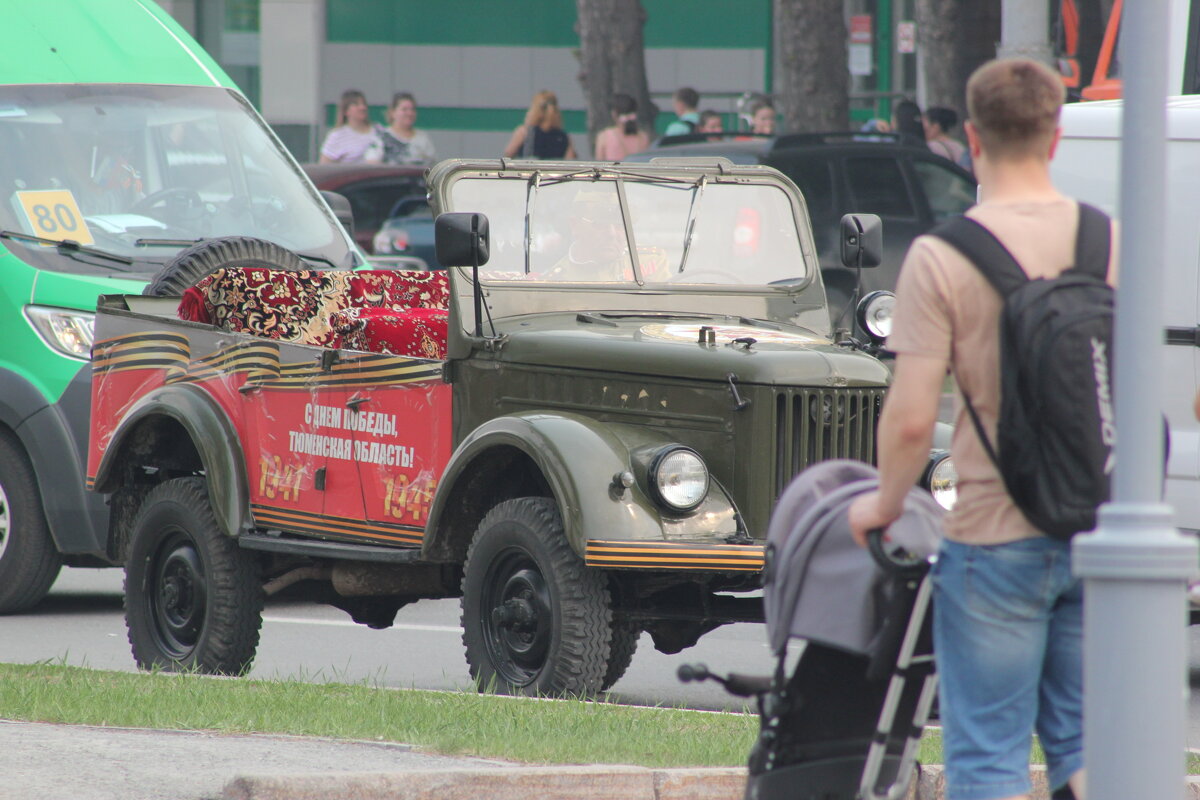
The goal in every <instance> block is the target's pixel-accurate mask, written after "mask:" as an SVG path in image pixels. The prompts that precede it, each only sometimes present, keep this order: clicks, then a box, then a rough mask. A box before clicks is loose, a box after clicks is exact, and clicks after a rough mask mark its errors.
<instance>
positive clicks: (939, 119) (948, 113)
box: [924, 106, 971, 168]
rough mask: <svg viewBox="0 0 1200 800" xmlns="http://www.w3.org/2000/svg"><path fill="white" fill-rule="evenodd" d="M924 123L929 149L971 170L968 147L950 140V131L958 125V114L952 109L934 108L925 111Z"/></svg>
mask: <svg viewBox="0 0 1200 800" xmlns="http://www.w3.org/2000/svg"><path fill="white" fill-rule="evenodd" d="M924 122H925V142H926V144H928V145H929V149H930V150H932V151H933V152H935V153H937V154H938V155H939V156H944V157H945V158H948V159H950V160H951V161H953V162H954V163H955V164H958V165H959V166H963V167H968V168H969V167H970V164H971V162H970V160H969V157H968V155H967V148H966V146H965V145H963V143H962V142H960V141H958V140H956V139H952V138H950V130H951V129H952V128H953V127H954V126H955V125H957V124H958V112H956V111H955V110H954V109H952V108H944V107H942V106H933V107H931V108H927V109H925V118H924Z"/></svg>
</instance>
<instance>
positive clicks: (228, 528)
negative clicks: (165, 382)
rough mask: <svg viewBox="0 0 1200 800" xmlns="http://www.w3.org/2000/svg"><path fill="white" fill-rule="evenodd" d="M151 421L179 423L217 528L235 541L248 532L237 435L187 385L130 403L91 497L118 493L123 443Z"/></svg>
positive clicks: (247, 503)
mask: <svg viewBox="0 0 1200 800" xmlns="http://www.w3.org/2000/svg"><path fill="white" fill-rule="evenodd" d="M154 417H168V418H170V419H172V420H174V421H175V422H177V423H179V425H180V426H182V427H183V429H184V430H185V431H187V435H188V437H189V438H190V439H191V441H192V445H193V446H194V447H195V448H196V451H197V452H198V453H199V454H200V463H201V464H202V465H203V467H204V474H205V478H206V479H207V481H208V496H209V500H210V501H211V503H212V507H213V514H214V515H215V516H216V518H217V522H218V524H220V526H221V529H222V530H223V531H224V532H225V533H226V534H227V535H229V536H237V535H238V534H240V533H242V532H243V531H248V530H250V529H251V527H252V525H251V521H250V496H249V488H248V485H247V482H246V481H247V479H246V463H245V458H244V456H243V454H242V447H241V444H240V443H239V441H238V437H237V432H236V431H235V430H234V428H233V424H232V423H231V422H230V421H229V418H228V417H227V416H226V414H225V412H224V410H222V409H221V407H220V406H218V405H217V404H216V402H215V401H213V399H212V398H211V397H209V396H208V395H207V394H206V393H205V392H204V390H203V389H199V388H197V387H195V386H189V385H187V384H178V385H173V386H164V387H161V388H159V389H155V390H154V391H152V392H148V393H147V394H145V395H143V396H142V397H141V398H140V399H138V400H137V402H135V403H134V404H133V406H132V407H131V408H130V409H129V411H128V412H127V413H126V414H125V416H124V418H122V420H121V421H120V423H119V424H118V425H117V427H116V429H115V430H114V431H113V435H112V438H111V440H110V441H109V444H108V449H106V450H105V451H104V456H103V457H102V458H101V460H100V466H99V468H98V469H97V470H96V486H95V491H97V492H112V491H115V490H116V489H117V488H119V485H118V481H119V475H120V470H118V469H116V467H117V465H118V464H119V463H120V461H121V460H122V458H123V457H124V452H125V450H126V446H127V444H128V440H129V439H130V436H131V434H132V432H133V431H134V430H136V429H137V427H138V425H139V424H140V423H142V422H143V421H145V420H148V419H152V418H154Z"/></svg>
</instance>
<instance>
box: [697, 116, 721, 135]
mask: <svg viewBox="0 0 1200 800" xmlns="http://www.w3.org/2000/svg"><path fill="white" fill-rule="evenodd" d="M699 132H700V133H724V132H725V123H724V121H723V120H722V119H721V112H719V111H713V110H711V109H707V110H705V111H701V112H700V128H699ZM713 138H716V137H713Z"/></svg>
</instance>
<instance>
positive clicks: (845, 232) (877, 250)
mask: <svg viewBox="0 0 1200 800" xmlns="http://www.w3.org/2000/svg"><path fill="white" fill-rule="evenodd" d="M882 261H883V222H882V221H881V220H880V219H879V217H877V216H876V215H874V214H847V215H846V216H844V217H842V263H843V264H845V265H846V266H847V267H878V266H879V264H880V263H881V262H882Z"/></svg>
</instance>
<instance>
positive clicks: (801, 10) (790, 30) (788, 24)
mask: <svg viewBox="0 0 1200 800" xmlns="http://www.w3.org/2000/svg"><path fill="white" fill-rule="evenodd" d="M843 5H844V4H843V0H775V10H774V16H775V25H774V28H775V53H776V62H775V98H776V101H777V110H778V111H779V112H780V113H781V114H782V116H783V120H782V125H781V126H780V127H781V130H782V132H784V133H806V132H807V133H814V132H818V131H840V130H845V129H846V128H847V127H848V126H849V124H850V70H849V66H848V63H847V60H848V57H849V56H848V53H847V50H846V37H847V33H846V20H845V17H844V12H843Z"/></svg>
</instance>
